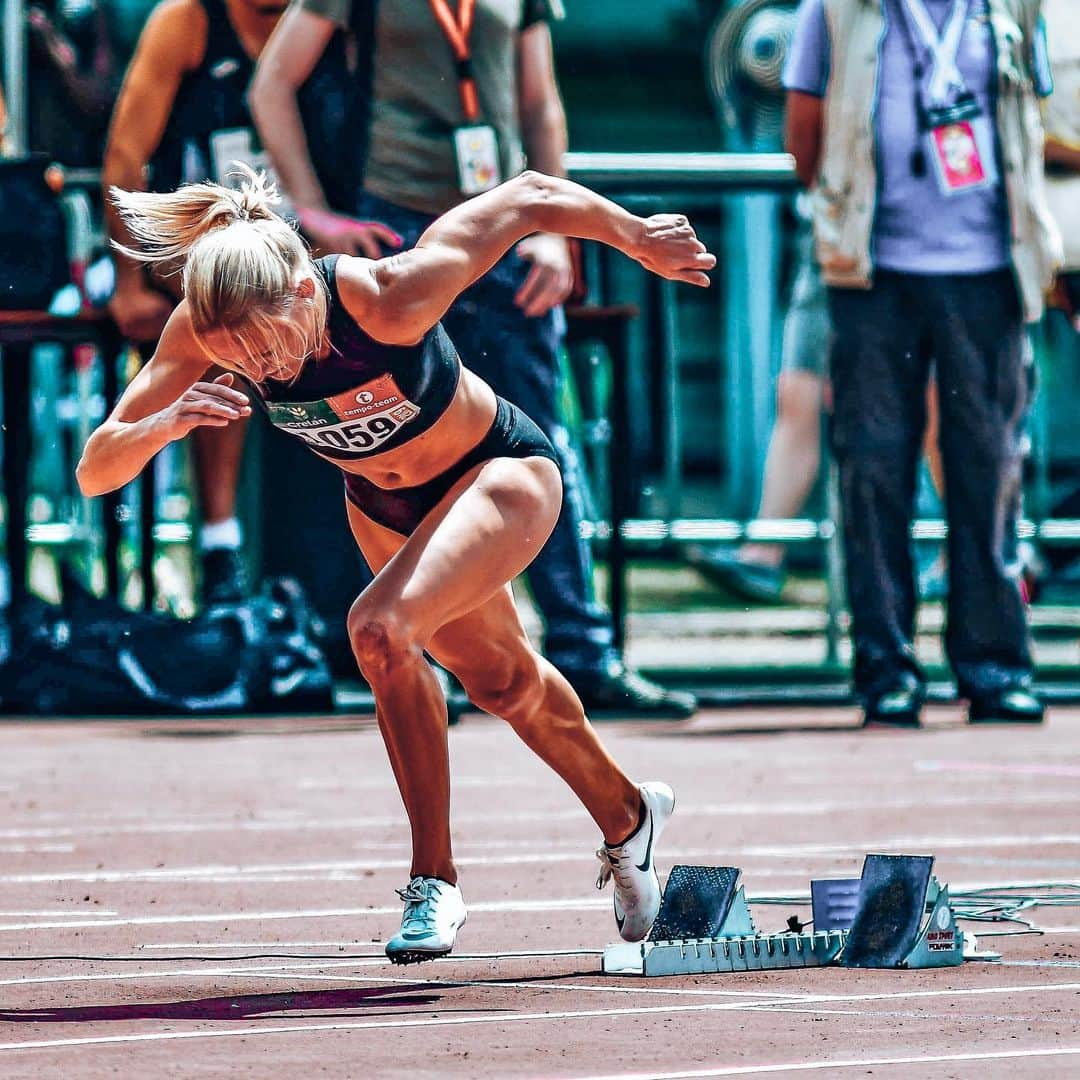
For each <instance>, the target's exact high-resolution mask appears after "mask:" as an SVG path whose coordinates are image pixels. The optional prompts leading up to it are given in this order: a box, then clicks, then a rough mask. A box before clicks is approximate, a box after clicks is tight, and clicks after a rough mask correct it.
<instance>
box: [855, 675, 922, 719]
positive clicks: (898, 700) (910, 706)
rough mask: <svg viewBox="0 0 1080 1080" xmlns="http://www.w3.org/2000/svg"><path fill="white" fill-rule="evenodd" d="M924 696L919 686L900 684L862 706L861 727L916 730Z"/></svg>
mask: <svg viewBox="0 0 1080 1080" xmlns="http://www.w3.org/2000/svg"><path fill="white" fill-rule="evenodd" d="M925 697H926V694H925V691H924V690H923V689H922V687H921V686H916V685H912V684H906V683H905V684H901V685H899V686H897V687H895V688H894V689H892V690H887V691H885V693H883V694H876V695H875V696H874V697H872V698H870V699H869V700H867V702H866V704H865V705H864V706H863V727H891V728H917V727H920V726H921V725H920V722H919V713H920V712H922V707H923V701H924V700H925Z"/></svg>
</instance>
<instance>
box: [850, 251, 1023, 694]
mask: <svg viewBox="0 0 1080 1080" xmlns="http://www.w3.org/2000/svg"><path fill="white" fill-rule="evenodd" d="M829 303H830V309H831V313H832V323H833V329H834V333H835V338H834V344H833V350H832V356H831V363H832V372H831V376H832V385H833V400H834V414H833V421H832V441H833V449H834V452H835V455H836V459H837V463H838V466H839V473H840V496H841V503H842V507H843V515H844V542H845V549H846V564H847V586H848V603H849V606H850V608H851V617H852V636H853V638H854V646H855V671H854V679H855V689H856V692H857V693H858V694H859V696H860V697H861V698H862V699H863V700H864V701H865V700H866V699H868V698H873V697H875V696H877V695H878V694H880V693H882V692H884V691H886V690H888V689H890V688H891V687H893V686H895V684H896V682H897V681H898V679H900V678H901V677H902V673H904V672H910V673H912V674H914V675H915V676H916V678H918V679H920V680H921V679H922V673H921V671H920V670H919V667H918V664H917V663H916V660H915V654H914V648H913V644H912V640H913V637H914V632H915V606H916V596H915V585H914V579H913V574H912V562H911V544H910V540H909V530H910V526H911V519H912V512H913V500H914V492H915V476H916V465H917V463H918V460H919V455H920V449H921V445H922V439H923V432H924V428H925V426H926V383H927V377H928V372H929V367H930V363H931V359H932V360H933V363H934V370H935V374H936V379H937V387H938V399H939V402H940V410H941V432H940V441H941V451H942V457H943V461H944V466H945V508H946V516H947V520H948V526H949V537H948V557H949V597H948V623H947V628H946V632H945V648H946V653H947V655H948V658H949V662H950V664H951V665H952V668H953V671H954V673H955V675H956V680H957V685H958V688H959V691H960V694H961V695H962V696H964V697H971V696H973V695H975V696H978V695H980V694H987V693H991V692H994V691H999V690H1001V689H1003V688H1005V687H1013V686H1022V685H1025V684H1027V683H1028V682H1029V681H1030V677H1031V655H1030V651H1029V642H1028V632H1027V620H1026V616H1025V612H1024V605H1023V601H1022V599H1021V596H1020V590H1019V585H1018V582H1017V581H1016V580H1015V578H1014V577H1012V576H1010V574H1009V573H1008V572H1007V569H1006V550H1007V545H1006V531H1007V530H1008V529H1012V528H1014V523H1015V517H1016V508H1017V506H1018V499H1019V488H1020V469H1021V448H1020V438H1019V435H1020V432H1019V426H1020V421H1021V419H1022V416H1023V413H1024V409H1025V405H1026V399H1027V380H1026V377H1025V371H1024V328H1023V323H1022V316H1021V310H1020V304H1019V299H1018V296H1017V291H1016V285H1015V283H1014V281H1013V277H1012V274H1011V273H1010V272H1009V271H1007V270H1002V271H998V272H996V273H990V274H972V275H940V276H938V275H932V276H931V275H916V274H899V273H891V272H887V271H879V272H878V273H877V274H876V276H875V280H874V285H873V287H872V288H871V289H869V290H867V291H862V290H855V289H830V290H829Z"/></svg>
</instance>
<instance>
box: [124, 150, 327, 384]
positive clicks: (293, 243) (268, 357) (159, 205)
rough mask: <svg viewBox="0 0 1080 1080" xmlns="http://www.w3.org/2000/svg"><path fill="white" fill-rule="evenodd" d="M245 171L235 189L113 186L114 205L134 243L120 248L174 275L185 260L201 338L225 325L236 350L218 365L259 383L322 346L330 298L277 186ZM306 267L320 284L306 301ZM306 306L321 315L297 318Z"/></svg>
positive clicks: (189, 297) (186, 280)
mask: <svg viewBox="0 0 1080 1080" xmlns="http://www.w3.org/2000/svg"><path fill="white" fill-rule="evenodd" d="M237 168H238V172H239V175H240V176H241V178H242V179H241V182H240V187H239V188H237V189H233V188H227V187H223V186H222V185H221V184H211V183H203V184H187V185H185V186H184V187H181V188H178V189H177V190H176V191H173V192H170V193H166V194H154V193H151V192H146V191H121V190H119V189H118V188H113V189H112V191H111V192H110V194H111V196H112V200H113V203H114V205H115V206H116V208H117V210H118V211H119V213H120V216H121V217H122V218H123V221H124V224H125V225H126V226H127V228H128V231H129V233H130V234H131V236H132V239H133V240H134V241H135V243H134V245H133V246H132V247H130V248H129V247H126V246H124V245H121V244H115V245H114V246H115V247H116V248H117V250H119V251H121V252H123V253H124V254H125V255H128V256H130V257H131V258H133V259H137V260H139V261H140V262H144V263H153V264H158V265H161V264H164V265H162V266H161V269H163V270H164V271H166V272H168V271H169V270H170V269H172V268H175V267H177V266H179V265H182V266H183V291H184V299H185V300H186V301H187V304H188V310H189V312H190V315H191V326H192V329H193V330H194V332H195V334H196V336H197V337H198V338H200V339H203V335H205V333H206V332H207V331H208V330H212V329H219V330H224V331H227V332H228V334H229V336H230V337H231V338H232V339H233V341H234V342H235V344H236V349H235V350H234V352H235V355H233V356H231V357H230V359H229V361H228V362H227V361H226V359H225V358H223V357H222V358H217V359H218V362H219V363H221V364H222V365H223V366H226V367H229V366H231V367H232V368H233V369H235V370H238V371H240V373H241V374H243V375H246V376H248V377H250V378H254V379H256V380H261V379H263V378H265V377H272V376H274V375H275V374H276V373H279V372H280V371H282V370H285V369H294V368H295V367H296V363H295V362H296V361H297V360H303V359H305V358H306V357H307V356H309V355H310V354H311V353H312V352H314V351H318V350H319V349H321V347H322V341H323V337H324V334H325V330H326V313H327V300H328V298H327V293H326V286H325V284H324V283H323V282H322V279H321V278H320V276H319V275H318V274H317V273H316V271H315V268H314V267H313V266H312V265H311V256H310V254H309V252H308V249H307V246H306V245H305V244H304V241H303V240H301V238H300V236H299V234H298V233H297V232H296V230H295V229H293V228H292V227H291V226H290V225H288V224H287V223H286V222H285V221H284V220H282V218H280V217H278V215H277V214H275V213H274V209H273V208H274V205H275V204H276V203H278V202H280V197H279V195H278V193H277V190H276V188H275V187H274V185H273V184H272V183H270V182H268V181H267V179H266V177H265V175H264V174H262V173H256V172H255V171H254V170H253V169H251V168H249V167H248V166H247V165H243V164H240V163H239V162H238V163H237ZM305 272H306V273H309V274H310V275H311V276H312V277H314V278H315V280H316V283H317V286H318V287H317V288H316V289H315V292H314V295H313V296H311V297H304V298H300V297H298V295H297V278H298V276H301V275H303V274H304V273H305ZM298 305H300V306H301V307H306V308H310V309H312V316H313V318H310V319H303V320H297V319H296V318H295V317H294V316H295V315H296V312H297V306H298ZM203 343H204V348H205V347H206V345H205V340H204V342H203ZM207 351H208V352H209V349H208V350H207Z"/></svg>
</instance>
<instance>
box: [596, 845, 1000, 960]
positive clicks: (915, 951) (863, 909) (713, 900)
mask: <svg viewBox="0 0 1080 1080" xmlns="http://www.w3.org/2000/svg"><path fill="white" fill-rule="evenodd" d="M933 865H934V860H933V857H932V856H929V855H873V854H872V855H867V856H866V859H865V861H864V863H863V869H862V876H861V877H859V878H844V879H839V880H818V881H812V882H811V883H810V896H811V904H812V907H813V920H814V922H813V925H814V930H813V932H812V933H810V932H788V933H777V934H761V933H758V932H757V930H756V929H755V928H754V923H753V920H752V919H751V916H750V907H749V905H748V903H747V900H746V893H745V891H744V889H743V887H742V886H741V885H740V884H739V874H740V871H739V870H737V869H736V868H735V867H731V866H675V867H673V868H672V871H671V874H670V876H669V877H668V882H667V887H666V888H665V890H664V896H663V899H662V900H661V903H660V911H659V913H658V914H657V916H656V922H655V923H654V924H653V928H652V932H651V933H650V934H649V938H648V940H647V941H642V942H636V943H631V944H623V943H619V944H616V945H609V946H608V947H607V948H606V949H605V950H604V959H603V971H604V973H605V974H608V975H645V976H652V975H701V974H711V973H719V972H728V971H777V970H783V969H787V968H807V967H825V966H826V965H828V964H839V965H840V966H841V967H857V968H939V967H954V966H957V965H959V964H962V963H963V962H964V961H965V960H997V959H1000V957H999V956H998V955H997V954H996V953H981V952H979V951H978V949H977V946H976V942H975V939H974V937H973V936H968V935H965V934H963V933H962V932H961V930H960V929H959V927H958V926H957V923H956V914H955V912H954V911H953V908H952V904H951V902H950V900H949V890H948V888H947V887H946V886H943V885H941V884H940V883H939V882H938V880H937V878H935V877H934V875H933V873H932V872H931V871H932V869H933Z"/></svg>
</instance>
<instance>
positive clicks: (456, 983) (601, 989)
mask: <svg viewBox="0 0 1080 1080" xmlns="http://www.w3.org/2000/svg"><path fill="white" fill-rule="evenodd" d="M450 960H451V961H452V960H453V958H452V957H451V958H450ZM214 977H215V978H222V977H226V978H229V977H232V978H237V979H251V978H253V977H254V976H252V975H250V974H249V973H248V972H247V971H243V970H241V971H227V972H224V973H222V972H218V974H217V975H215V976H214ZM258 978H260V979H282V980H285V981H288V980H289V979H302V980H303V981H304V982H308V981H312V982H337V983H379V984H381V985H385V984H386V983H392V984H398V983H400V984H402V985H404V986H414V987H416V986H423V987H430V988H431V989H433V990H440V989H445V990H460V989H462V988H463V987H482V988H483V989H487V990H533V991H536V992H537V993H541V994H546V993H547V992H548V991H549V990H569V991H573V992H574V993H580V992H581V991H583V990H585V991H590V992H596V993H604V994H670V995H673V996H675V997H694V996H697V995H706V996H708V997H724V998H736V999H753V998H761V999H765V1000H761V1001H753V1000H750V1001H748V1002H747V1006H746V1007H747V1009H750V1008H752V1007H753V1006H756V1005H772V1004H775V1003H779V1002H781V1001H790V1000H791V998H792V997H793V996H795V995H792V994H780V993H772V994H770V993H766V992H764V991H758V990H691V989H687V990H676V989H673V988H665V989H658V988H656V987H646V986H642V987H637V986H580V985H571V984H568V983H550V982H544V983H543V984H542V985H541V984H537V983H531V982H506V981H504V980H502V979H500V980H499V981H498V982H495V981H492V980H490V979H415V978H413V979H408V978H405V977H404V976H392V975H315V974H307V973H303V974H299V973H297V974H290V973H288V972H272V973H268V972H260V973H259V975H258ZM769 999H775V1001H773V1000H769ZM807 1011H808V1012H817V1011H818V1010H816V1009H809V1010H807ZM867 1015H872V1014H869V1013H868V1014H867ZM875 1015H876V1014H875ZM912 1015H913V1016H915V1015H919V1014H916V1013H912ZM994 1019H1000V1017H995V1018H994Z"/></svg>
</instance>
